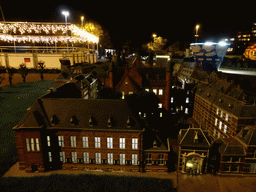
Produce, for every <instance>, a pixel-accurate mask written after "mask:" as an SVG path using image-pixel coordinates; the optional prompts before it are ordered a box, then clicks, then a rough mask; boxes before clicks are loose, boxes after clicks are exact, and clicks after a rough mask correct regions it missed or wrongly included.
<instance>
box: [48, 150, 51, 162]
mask: <svg viewBox="0 0 256 192" xmlns="http://www.w3.org/2000/svg"><path fill="white" fill-rule="evenodd" d="M48 156H49V162H52V152H50V151H49V152H48Z"/></svg>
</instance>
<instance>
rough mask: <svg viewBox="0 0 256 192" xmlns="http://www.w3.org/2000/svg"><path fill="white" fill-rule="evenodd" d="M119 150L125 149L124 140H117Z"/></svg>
mask: <svg viewBox="0 0 256 192" xmlns="http://www.w3.org/2000/svg"><path fill="white" fill-rule="evenodd" d="M119 148H120V149H125V138H119Z"/></svg>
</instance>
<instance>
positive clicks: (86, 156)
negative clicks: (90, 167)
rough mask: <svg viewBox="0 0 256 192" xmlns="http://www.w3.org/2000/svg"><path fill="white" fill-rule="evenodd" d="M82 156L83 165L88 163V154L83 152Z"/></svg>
mask: <svg viewBox="0 0 256 192" xmlns="http://www.w3.org/2000/svg"><path fill="white" fill-rule="evenodd" d="M83 156H84V163H89V153H88V152H83Z"/></svg>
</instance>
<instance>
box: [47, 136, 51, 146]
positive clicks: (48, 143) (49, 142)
mask: <svg viewBox="0 0 256 192" xmlns="http://www.w3.org/2000/svg"><path fill="white" fill-rule="evenodd" d="M47 146H48V147H50V146H51V138H50V136H47Z"/></svg>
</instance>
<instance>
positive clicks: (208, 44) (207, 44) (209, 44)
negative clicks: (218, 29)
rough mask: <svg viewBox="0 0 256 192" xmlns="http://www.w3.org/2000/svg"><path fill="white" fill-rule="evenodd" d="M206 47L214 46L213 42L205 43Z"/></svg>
mask: <svg viewBox="0 0 256 192" xmlns="http://www.w3.org/2000/svg"><path fill="white" fill-rule="evenodd" d="M205 45H206V46H211V45H213V42H205Z"/></svg>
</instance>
